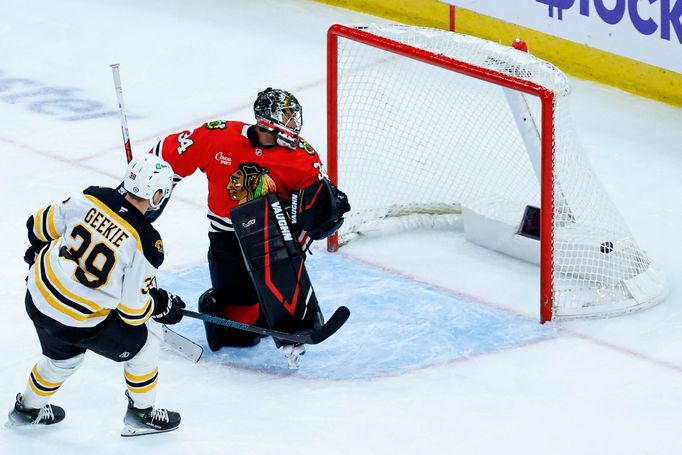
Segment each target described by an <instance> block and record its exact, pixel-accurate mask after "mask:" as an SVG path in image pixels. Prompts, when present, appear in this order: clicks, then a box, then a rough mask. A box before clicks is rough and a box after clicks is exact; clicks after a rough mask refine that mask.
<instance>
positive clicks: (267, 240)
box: [231, 194, 324, 347]
mask: <svg viewBox="0 0 682 455" xmlns="http://www.w3.org/2000/svg"><path fill="white" fill-rule="evenodd" d="M231 218H232V223H233V226H234V229H235V233H236V235H237V238H238V240H239V244H240V246H241V249H242V253H243V255H244V261H245V263H246V267H247V270H248V272H249V275H250V276H251V279H252V281H253V284H254V287H255V288H256V293H257V295H258V299H259V301H260V307H261V313H262V315H263V317H264V319H265V323H266V324H267V326H268V327H270V328H271V329H276V330H279V331H282V332H288V333H293V332H299V331H304V330H311V329H314V328H317V327H319V326H321V325H322V324H323V323H324V320H323V317H322V313H321V312H320V308H319V305H318V303H317V298H316V297H315V292H314V290H313V287H312V284H311V283H310V278H309V277H308V273H307V272H306V269H305V265H304V259H305V256H304V254H303V252H302V250H301V247H300V245H299V243H298V240H297V238H296V237H295V235H294V233H293V232H292V227H291V223H290V221H289V217H288V214H287V211H286V210H285V208H284V207H283V206H282V205H281V203H280V201H279V199H278V198H277V196H276V195H275V194H268V195H267V196H266V197H261V198H257V199H254V200H253V201H250V202H247V203H246V204H243V205H240V206H237V207H235V208H233V209H232V210H231ZM275 343H276V345H277V346H278V347H280V346H281V345H282V344H286V343H282V342H281V341H280V340H277V339H275Z"/></svg>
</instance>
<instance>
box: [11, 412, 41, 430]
mask: <svg viewBox="0 0 682 455" xmlns="http://www.w3.org/2000/svg"><path fill="white" fill-rule="evenodd" d="M35 426H37V425H32V424H31V422H27V421H25V420H22V419H17V418H15V417H14V416H13V415H12V412H11V411H10V412H9V414H7V422H5V428H17V427H35ZM43 426H45V425H43Z"/></svg>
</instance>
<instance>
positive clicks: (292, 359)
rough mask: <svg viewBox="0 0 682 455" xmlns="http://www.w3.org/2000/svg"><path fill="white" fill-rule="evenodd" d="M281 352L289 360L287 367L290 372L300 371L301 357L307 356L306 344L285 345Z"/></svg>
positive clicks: (280, 348)
mask: <svg viewBox="0 0 682 455" xmlns="http://www.w3.org/2000/svg"><path fill="white" fill-rule="evenodd" d="M279 350H280V352H281V353H282V354H284V357H286V359H287V364H288V365H287V366H288V367H289V369H290V370H298V367H299V363H300V360H301V356H302V355H303V354H305V345H304V344H285V345H283V346H280V347H279Z"/></svg>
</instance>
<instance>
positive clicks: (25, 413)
mask: <svg viewBox="0 0 682 455" xmlns="http://www.w3.org/2000/svg"><path fill="white" fill-rule="evenodd" d="M64 417H66V413H65V412H64V408H61V407H59V406H55V405H53V404H46V405H45V406H43V407H42V408H40V409H31V408H27V407H25V406H24V404H23V403H22V402H21V394H20V393H18V394H17V401H16V402H15V403H14V409H13V410H11V411H10V413H9V414H8V418H9V420H8V422H7V426H24V425H53V424H55V423H59V422H61V421H62V420H64Z"/></svg>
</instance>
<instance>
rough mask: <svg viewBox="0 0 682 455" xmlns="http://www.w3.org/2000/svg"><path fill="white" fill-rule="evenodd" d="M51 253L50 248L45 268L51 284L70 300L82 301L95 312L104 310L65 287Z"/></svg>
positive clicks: (81, 302) (46, 255)
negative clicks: (54, 266)
mask: <svg viewBox="0 0 682 455" xmlns="http://www.w3.org/2000/svg"><path fill="white" fill-rule="evenodd" d="M50 253H51V251H50V250H48V251H47V252H46V253H45V269H46V271H47V276H48V279H49V280H50V284H52V285H53V286H54V287H56V288H57V289H58V290H59V292H60V293H61V294H62V295H63V296H64V297H66V298H68V299H69V300H73V301H74V302H77V303H80V304H81V305H83V306H85V307H87V308H90V309H91V310H92V311H95V312H100V311H102V310H103V308H102V307H100V306H99V305H97V304H96V303H95V302H93V301H91V300H86V299H84V298H82V297H80V296H78V295H76V294H74V293H73V292H71V291H69V290H68V289H66V288H65V287H64V285H63V284H62V283H61V282H60V281H59V278H57V276H56V275H55V274H54V270H53V269H52V262H50Z"/></svg>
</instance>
